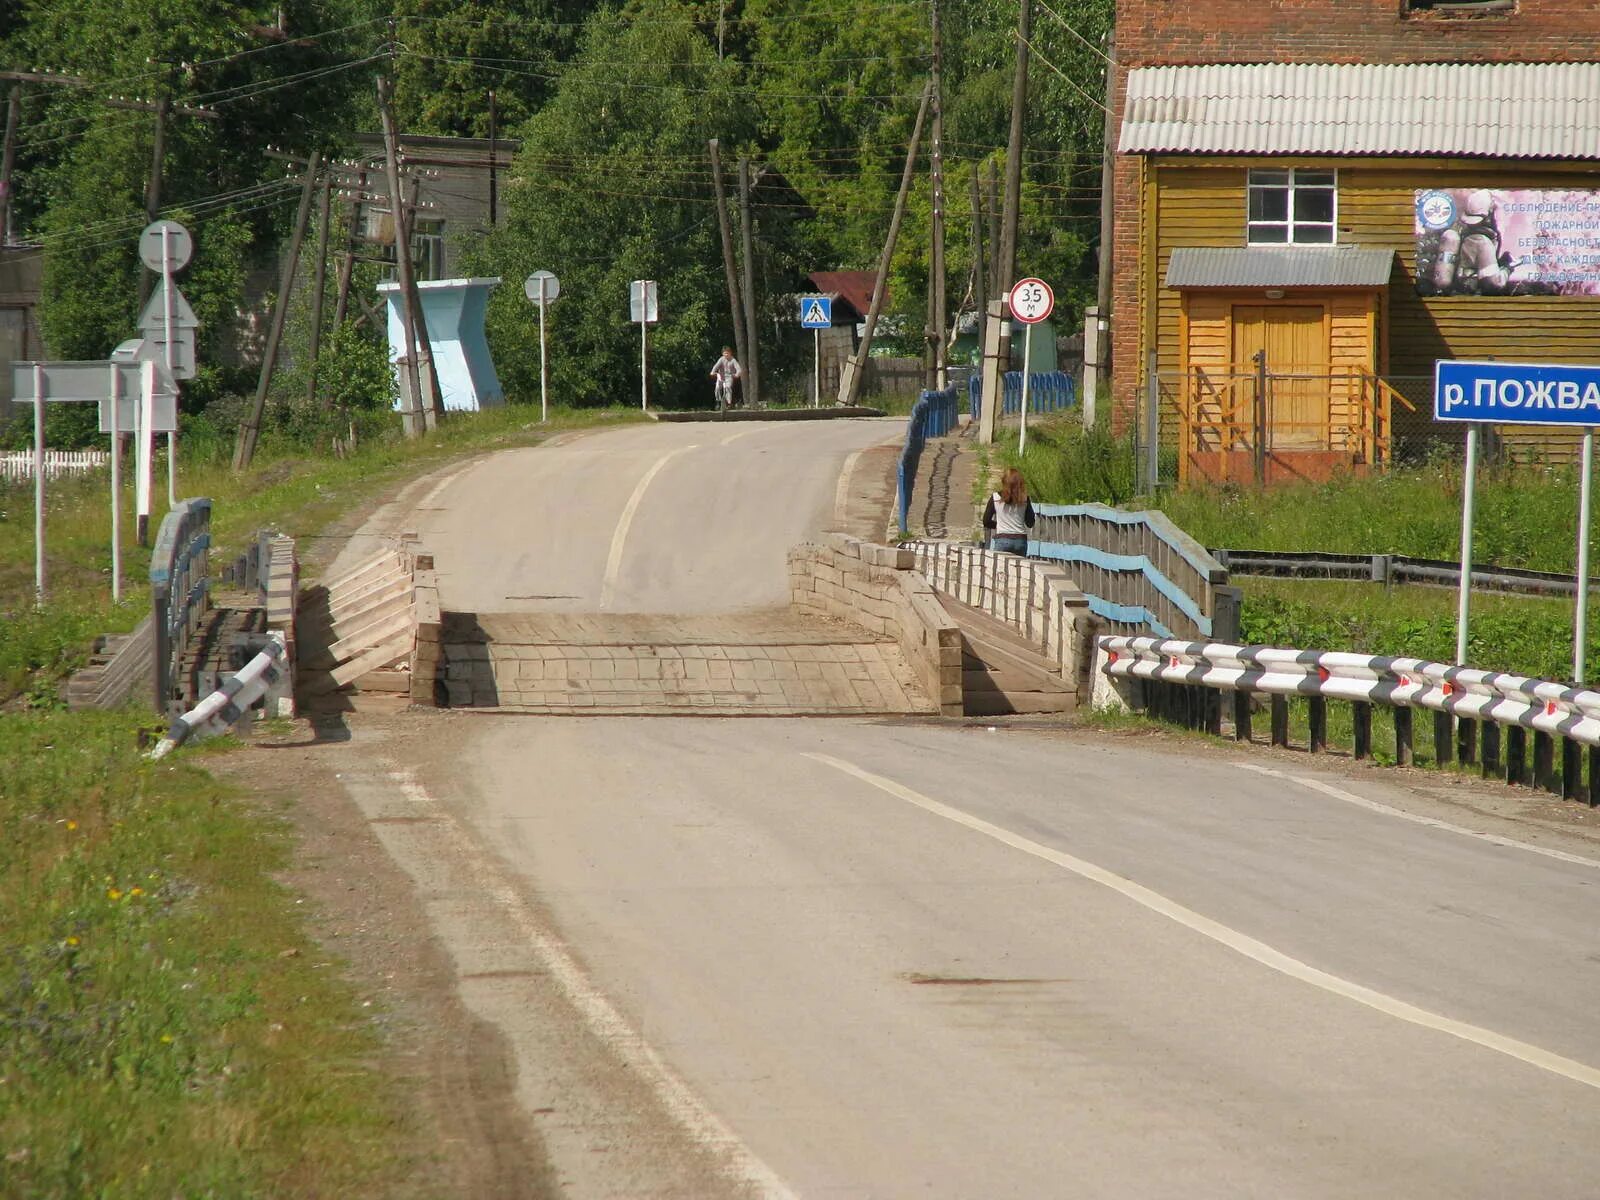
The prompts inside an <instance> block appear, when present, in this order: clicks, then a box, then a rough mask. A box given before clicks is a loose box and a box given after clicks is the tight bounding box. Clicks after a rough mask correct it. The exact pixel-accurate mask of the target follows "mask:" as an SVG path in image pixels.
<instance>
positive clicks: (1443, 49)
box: [1111, 0, 1600, 425]
mask: <svg viewBox="0 0 1600 1200" xmlns="http://www.w3.org/2000/svg"><path fill="white" fill-rule="evenodd" d="M1408 8H1409V5H1408V4H1407V3H1406V2H1405V0H1245V2H1244V3H1241V2H1240V0H1117V30H1116V40H1117V60H1118V72H1119V76H1121V74H1122V72H1125V71H1127V70H1129V69H1131V68H1134V67H1148V66H1195V65H1203V64H1209V63H1262V62H1326V63H1414V62H1562V61H1569V62H1570V61H1577V62H1587V61H1594V60H1596V59H1597V58H1600V4H1597V3H1596V2H1595V0H1515V2H1514V3H1508V4H1507V5H1506V7H1504V8H1502V9H1498V10H1491V11H1486V12H1479V13H1472V14H1466V13H1459V12H1458V13H1450V12H1447V11H1441V10H1423V11H1417V12H1408V11H1406V10H1407V9H1408ZM1124 85H1125V78H1119V79H1118V81H1117V86H1116V88H1115V89H1114V94H1113V100H1112V109H1113V113H1114V116H1115V122H1114V127H1115V128H1119V129H1120V128H1121V125H1122V110H1123V101H1124V96H1125V86H1124ZM1139 177H1140V160H1139V158H1138V157H1136V156H1127V155H1125V156H1119V157H1118V159H1117V165H1116V223H1115V229H1114V232H1113V235H1112V256H1113V262H1114V264H1115V275H1114V278H1113V282H1112V311H1113V314H1114V317H1113V324H1112V335H1111V356H1112V369H1113V372H1114V376H1113V395H1114V413H1115V418H1116V420H1117V422H1118V424H1119V425H1120V424H1122V423H1124V422H1126V421H1127V420H1129V419H1130V417H1131V414H1132V411H1133V404H1134V400H1135V393H1136V389H1137V386H1138V380H1139V376H1140V374H1141V372H1142V370H1143V367H1142V364H1140V363H1139V361H1138V346H1139V312H1140V310H1139V294H1140V290H1139V203H1140V197H1139Z"/></svg>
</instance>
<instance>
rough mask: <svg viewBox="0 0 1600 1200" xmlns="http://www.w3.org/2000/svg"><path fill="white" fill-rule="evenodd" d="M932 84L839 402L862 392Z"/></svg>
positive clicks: (853, 399)
mask: <svg viewBox="0 0 1600 1200" xmlns="http://www.w3.org/2000/svg"><path fill="white" fill-rule="evenodd" d="M932 95H933V84H932V83H931V82H929V83H927V84H925V85H924V86H923V88H922V103H921V104H920V105H919V106H918V108H917V120H916V123H915V124H914V125H913V126H912V127H911V141H910V142H909V143H908V144H907V145H906V165H905V169H904V170H903V171H902V172H901V174H900V193H899V195H897V196H896V197H895V201H894V214H893V215H892V216H891V217H890V218H889V236H888V237H887V238H885V239H884V243H883V254H882V255H881V256H880V257H879V259H878V275H877V278H876V279H875V280H873V284H872V303H871V304H870V305H869V306H868V308H867V320H866V324H865V327H864V328H863V330H862V333H861V345H860V346H858V347H857V348H856V352H855V353H854V354H852V355H851V356H850V358H849V360H848V361H847V362H846V363H845V369H844V376H843V378H842V379H840V381H839V402H840V403H841V404H854V403H855V402H856V397H857V396H859V395H860V394H861V374H862V371H863V370H865V367H866V362H867V356H868V355H869V354H870V353H871V352H872V335H873V333H874V332H875V331H876V330H877V328H878V314H879V313H881V312H882V311H883V294H884V290H885V289H886V288H887V287H888V284H889V264H890V263H891V262H893V261H894V244H895V241H896V240H897V239H898V238H899V237H900V222H901V221H902V220H903V219H904V218H905V215H906V197H907V196H908V195H910V193H911V177H912V175H913V174H915V172H916V169H917V147H918V146H919V145H921V144H922V122H923V120H924V118H926V117H927V115H928V102H929V98H930V97H931V96H932Z"/></svg>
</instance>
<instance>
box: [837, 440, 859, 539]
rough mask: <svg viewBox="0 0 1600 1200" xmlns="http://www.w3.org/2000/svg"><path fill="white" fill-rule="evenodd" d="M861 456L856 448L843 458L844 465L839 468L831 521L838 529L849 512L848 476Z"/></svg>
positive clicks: (843, 524)
mask: <svg viewBox="0 0 1600 1200" xmlns="http://www.w3.org/2000/svg"><path fill="white" fill-rule="evenodd" d="M860 457H861V451H860V450H857V451H855V452H854V453H852V454H851V455H850V457H849V458H847V459H845V460H844V466H842V467H840V468H839V486H838V487H836V488H834V490H833V523H834V524H835V525H837V526H838V527H839V528H840V529H843V528H844V526H845V521H846V520H847V519H848V517H849V513H850V476H851V475H852V474H853V473H854V472H855V469H856V460H857V459H858V458H860Z"/></svg>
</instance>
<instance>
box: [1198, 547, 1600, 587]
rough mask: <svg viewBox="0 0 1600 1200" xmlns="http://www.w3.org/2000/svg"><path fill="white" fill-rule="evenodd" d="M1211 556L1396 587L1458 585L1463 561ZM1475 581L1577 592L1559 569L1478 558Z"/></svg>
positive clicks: (1272, 572)
mask: <svg viewBox="0 0 1600 1200" xmlns="http://www.w3.org/2000/svg"><path fill="white" fill-rule="evenodd" d="M1211 556H1212V557H1213V558H1215V559H1216V560H1217V561H1218V562H1219V563H1221V564H1222V565H1223V566H1225V567H1227V568H1228V570H1229V571H1230V572H1231V573H1232V574H1234V575H1257V576H1268V577H1273V578H1279V579H1348V580H1358V581H1362V582H1370V583H1381V584H1384V585H1385V586H1393V585H1394V584H1399V583H1414V584H1431V585H1434V586H1438V587H1458V586H1459V585H1460V583H1461V564H1460V563H1459V562H1451V561H1450V560H1448V559H1440V558H1413V557H1412V556H1410V555H1407V554H1331V553H1328V552H1326V551H1321V550H1307V551H1286V550H1213V551H1211ZM1472 586H1473V588H1474V589H1475V590H1477V591H1480V592H1491V593H1497V594H1500V595H1507V596H1572V595H1575V594H1576V593H1577V590H1578V580H1577V576H1575V575H1563V574H1561V573H1560V572H1558V571H1526V570H1523V569H1522V568H1520V567H1499V566H1495V565H1494V564H1493V563H1483V564H1479V563H1474V564H1473V566H1472ZM1589 590H1590V591H1591V592H1594V591H1600V579H1591V580H1590V581H1589Z"/></svg>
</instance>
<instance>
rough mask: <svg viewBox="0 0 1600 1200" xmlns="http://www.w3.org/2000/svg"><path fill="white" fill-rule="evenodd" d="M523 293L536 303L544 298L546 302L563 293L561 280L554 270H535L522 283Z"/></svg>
mask: <svg viewBox="0 0 1600 1200" xmlns="http://www.w3.org/2000/svg"><path fill="white" fill-rule="evenodd" d="M522 294H523V295H525V296H526V297H527V298H528V299H529V300H532V301H533V302H534V303H535V304H538V303H539V301H540V299H541V298H542V299H543V300H544V302H545V303H546V304H548V303H549V302H550V301H552V300H555V299H557V298H558V297H559V296H560V295H561V280H559V279H557V278H556V277H555V273H554V272H553V271H535V272H534V273H533V274H532V275H529V276H528V278H527V279H525V280H523V283H522Z"/></svg>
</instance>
